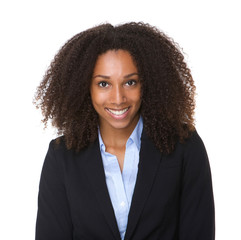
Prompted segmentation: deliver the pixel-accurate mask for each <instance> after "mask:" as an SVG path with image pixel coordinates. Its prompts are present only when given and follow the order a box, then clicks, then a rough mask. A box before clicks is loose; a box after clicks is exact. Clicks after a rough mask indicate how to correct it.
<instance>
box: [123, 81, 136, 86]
mask: <svg viewBox="0 0 241 240" xmlns="http://www.w3.org/2000/svg"><path fill="white" fill-rule="evenodd" d="M136 83H137V81H136V80H129V81H128V82H126V83H125V85H127V86H133V85H136Z"/></svg>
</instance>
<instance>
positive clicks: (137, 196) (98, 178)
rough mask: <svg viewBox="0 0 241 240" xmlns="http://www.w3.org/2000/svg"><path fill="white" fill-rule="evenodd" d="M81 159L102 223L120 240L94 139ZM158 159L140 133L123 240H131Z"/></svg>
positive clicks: (155, 151)
mask: <svg viewBox="0 0 241 240" xmlns="http://www.w3.org/2000/svg"><path fill="white" fill-rule="evenodd" d="M85 156H86V173H87V176H88V179H89V181H90V183H91V185H92V188H93V190H94V192H95V194H96V198H97V200H98V202H99V204H100V208H101V209H102V212H103V214H104V216H105V219H106V222H107V223H108V225H109V227H110V229H111V231H112V233H113V235H114V238H115V239H120V233H119V229H118V226H117V222H116V219H115V214H114V210H113V207H112V203H111V200H110V197H109V192H108V188H107V185H106V181H105V172H104V167H103V164H102V159H101V153H100V147H99V141H98V139H97V140H96V141H95V142H94V143H93V144H91V145H90V146H89V147H88V148H87V150H86V155H85ZM160 159H161V153H160V151H159V150H158V149H157V148H156V147H155V146H154V144H153V143H152V142H151V141H150V139H149V138H148V137H147V135H146V133H145V131H144V130H143V132H142V137H141V149H140V160H139V165H138V174H137V180H136V185H135V189H134V193H133V197H132V203H131V207H130V212H129V216H128V225H127V230H126V234H125V238H126V239H129V238H131V235H132V234H133V232H134V230H135V227H136V225H137V223H138V220H139V218H140V215H141V212H142V210H143V208H144V206H145V203H146V201H147V199H148V196H149V194H150V191H151V188H152V184H153V182H154V179H155V176H156V172H157V169H158V164H159V163H160Z"/></svg>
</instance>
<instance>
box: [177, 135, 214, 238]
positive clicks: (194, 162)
mask: <svg viewBox="0 0 241 240" xmlns="http://www.w3.org/2000/svg"><path fill="white" fill-rule="evenodd" d="M179 226H180V229H179V239H180V240H194V239H195V240H214V239H215V217H214V199H213V190H212V180H211V172H210V166H209V160H208V156H207V153H206V149H205V147H204V144H203V142H202V140H201V138H200V137H199V135H198V134H197V132H194V133H193V136H192V137H191V139H190V140H189V141H188V142H187V144H186V147H185V152H184V162H183V176H182V191H181V202H180V225H179Z"/></svg>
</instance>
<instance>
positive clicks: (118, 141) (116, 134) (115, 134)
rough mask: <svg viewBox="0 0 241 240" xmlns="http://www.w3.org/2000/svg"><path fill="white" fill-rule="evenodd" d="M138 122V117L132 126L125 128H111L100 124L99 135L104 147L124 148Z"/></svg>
mask: <svg viewBox="0 0 241 240" xmlns="http://www.w3.org/2000/svg"><path fill="white" fill-rule="evenodd" d="M138 120H139V116H138V117H137V118H136V119H134V120H133V124H130V126H128V127H126V128H120V129H118V128H113V127H111V126H109V125H108V126H104V125H103V124H100V134H101V137H102V140H103V142H104V144H105V146H106V147H124V146H125V145H126V142H127V140H128V138H129V137H130V135H131V134H132V132H133V131H134V129H135V127H136V125H137V123H138Z"/></svg>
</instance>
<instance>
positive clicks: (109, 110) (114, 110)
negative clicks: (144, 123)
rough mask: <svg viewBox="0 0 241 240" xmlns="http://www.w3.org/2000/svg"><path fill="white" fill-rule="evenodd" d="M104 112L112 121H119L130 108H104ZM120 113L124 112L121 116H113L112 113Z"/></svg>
mask: <svg viewBox="0 0 241 240" xmlns="http://www.w3.org/2000/svg"><path fill="white" fill-rule="evenodd" d="M125 109H127V110H126V111H124V110H125ZM105 110H106V112H107V113H108V114H109V115H110V116H111V117H113V118H114V119H116V120H121V119H124V118H125V117H126V116H127V115H128V113H129V111H130V107H127V108H122V109H113V108H105ZM118 111H119V112H120V111H124V112H123V113H122V114H118V115H117V114H114V112H118Z"/></svg>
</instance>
